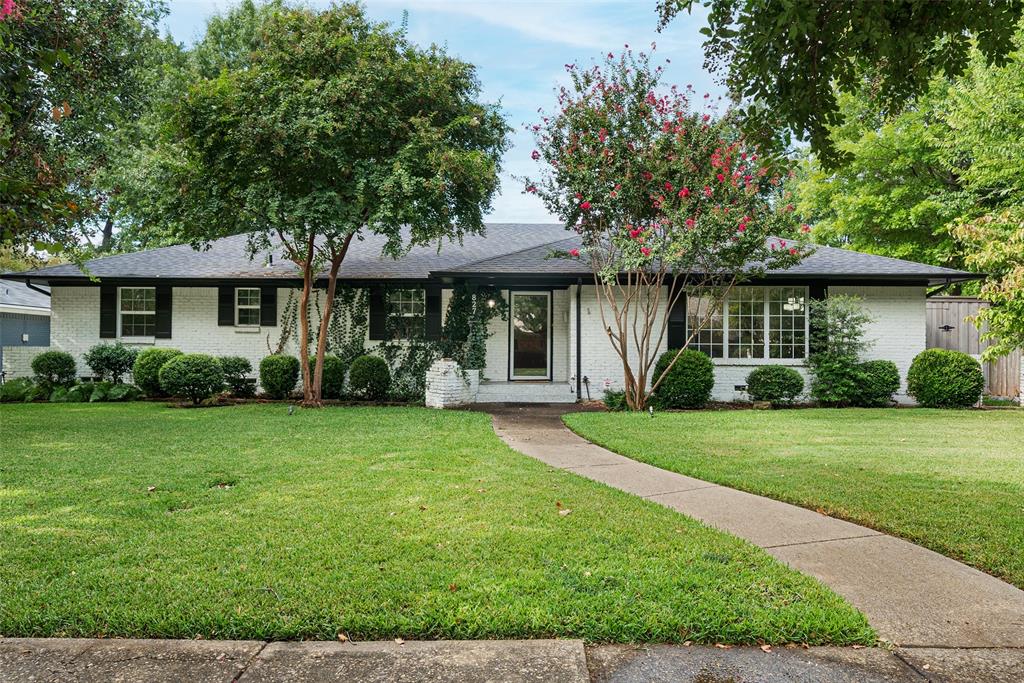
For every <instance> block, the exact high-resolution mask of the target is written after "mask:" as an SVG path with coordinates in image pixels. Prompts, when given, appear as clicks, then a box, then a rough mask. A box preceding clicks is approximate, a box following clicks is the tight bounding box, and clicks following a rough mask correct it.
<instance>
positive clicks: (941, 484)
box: [565, 409, 1024, 588]
mask: <svg viewBox="0 0 1024 683" xmlns="http://www.w3.org/2000/svg"><path fill="white" fill-rule="evenodd" d="M565 421H566V423H567V424H568V425H569V427H570V428H572V429H573V430H574V431H576V432H578V433H579V434H582V435H583V436H585V437H586V438H588V439H590V440H592V441H594V442H595V443H599V444H602V445H604V446H606V447H607V448H609V449H611V450H614V451H616V452H619V453H622V454H624V455H627V456H629V457H631V458H635V459H637V460H642V461H643V462H647V463H650V464H652V465H656V466H658V467H662V468H664V469H668V470H672V471H675V472H679V473H682V474H687V475H690V476H693V477H698V478H700V479H705V480H707V481H712V482H716V483H719V484H724V485H726V486H731V487H734V488H737V489H743V490H744V491H750V492H753V493H759V494H762V495H765V496H769V497H771V498H777V499H779V500H784V501H788V502H790V503H795V504H797V505H802V506H804V507H808V508H812V509H818V510H820V511H822V512H825V513H826V514H829V515H832V516H835V517H841V518H843V519H847V520H851V521H853V522H857V523H860V524H864V525H866V526H869V527H872V528H875V529H879V530H882V531H886V532H888V533H891V534H894V535H896V536H902V537H903V538H906V539H909V540H911V541H914V542H915V543H919V544H921V545H924V546H926V547H928V548H931V549H933V550H935V551H938V552H940V553H942V554H944V555H948V556H950V557H954V558H957V559H959V560H962V561H963V562H966V563H967V564H970V565H973V566H975V567H978V568H979V569H982V570H985V571H987V572H989V573H991V574H994V575H996V576H998V577H1000V578H1002V579H1005V580H1006V581H1009V582H1010V583H1013V584H1015V585H1017V586H1020V587H1022V588H1024V411H1020V410H1006V411H973V410H972V411H953V410H927V409H878V410H870V409H868V410H858V409H845V410H825V409H814V410H772V411H761V410H744V411H719V412H688V413H663V414H659V415H656V416H655V417H654V419H651V418H650V417H649V416H647V415H642V414H640V415H638V414H627V413H577V414H573V415H568V416H566V419H565Z"/></svg>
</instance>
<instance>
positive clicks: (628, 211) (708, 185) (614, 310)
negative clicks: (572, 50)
mask: <svg viewBox="0 0 1024 683" xmlns="http://www.w3.org/2000/svg"><path fill="white" fill-rule="evenodd" d="M568 72H569V76H570V80H571V85H569V86H566V87H563V88H562V89H561V91H560V94H559V98H558V100H559V101H558V113H557V114H555V115H553V116H550V117H545V118H544V119H543V121H542V122H541V123H539V124H537V125H536V126H534V128H533V129H534V133H535V136H536V141H537V149H536V150H535V151H534V152H533V154H532V156H533V158H534V159H536V160H538V161H540V162H542V164H543V167H542V174H541V176H540V177H539V178H538V179H537V180H535V181H531V180H527V191H528V192H533V193H536V194H537V195H538V196H539V197H540V198H541V199H542V200H543V202H544V204H545V206H546V207H547V208H548V210H549V211H551V212H552V213H553V214H555V215H557V216H558V217H559V218H560V219H561V220H562V221H564V222H565V224H566V225H568V226H572V227H573V228H574V229H575V231H576V232H577V233H579V235H580V236H581V238H582V245H583V246H582V248H581V249H572V250H571V251H563V252H562V253H561V254H560V255H561V256H562V257H565V258H577V259H582V260H584V261H585V262H586V263H588V264H589V266H590V268H591V271H592V272H593V274H594V279H595V281H596V285H597V293H598V304H599V312H600V315H601V320H602V322H603V324H604V327H605V332H606V334H607V336H608V340H609V342H610V343H611V345H612V348H613V349H614V350H615V352H616V354H617V355H618V356H619V359H620V360H621V362H622V369H623V381H624V385H625V392H626V402H627V403H628V405H629V406H630V408H632V409H634V410H640V409H643V408H644V407H645V406H646V405H647V401H648V399H649V398H650V395H651V393H653V392H654V391H655V390H657V388H658V386H659V384H660V383H661V382H662V380H663V379H664V378H665V376H666V375H667V374H668V373H669V372H670V371H671V369H672V367H673V365H674V364H675V361H676V360H677V359H678V358H679V356H680V355H681V354H682V352H683V350H684V349H685V348H686V347H687V346H688V345H689V343H690V341H691V340H693V339H694V338H696V336H697V335H698V334H699V333H700V331H701V330H702V329H704V328H706V327H707V325H708V323H709V321H710V319H711V317H712V316H713V315H714V312H715V311H716V310H717V309H718V307H719V305H720V304H721V302H722V300H723V298H724V297H725V296H726V295H727V294H728V293H729V291H730V290H731V289H732V288H733V287H734V286H735V284H736V283H737V282H741V281H743V280H744V279H747V278H749V277H752V276H755V275H757V274H760V273H763V272H764V270H765V269H770V268H782V267H786V266H787V265H791V264H793V263H795V262H797V261H798V260H799V259H800V258H801V257H802V251H801V249H800V245H799V244H798V243H797V242H795V241H792V240H790V241H788V242H787V241H786V240H778V239H775V238H773V237H772V236H773V235H780V234H787V233H792V232H794V231H795V230H796V229H797V228H796V227H795V225H794V223H795V221H794V218H793V213H792V211H791V210H790V209H791V207H786V206H779V204H778V203H777V202H773V201H772V200H773V198H775V196H776V194H777V187H778V185H779V183H780V179H779V177H778V176H776V175H774V172H773V171H772V170H770V168H769V167H768V166H766V165H765V164H764V163H763V162H762V161H761V159H760V158H759V155H758V153H757V149H756V148H755V147H753V146H751V145H749V144H748V143H747V141H746V140H745V139H744V138H743V137H742V135H741V134H740V133H739V131H738V130H737V128H736V126H735V125H734V122H733V120H732V117H731V115H730V114H728V113H727V114H726V115H725V116H722V117H720V118H719V117H715V116H713V112H711V111H695V110H694V109H693V107H692V105H691V102H690V100H691V97H692V91H690V90H686V91H682V90H679V89H678V88H676V87H671V88H669V87H665V86H663V84H662V82H661V78H662V69H661V67H652V66H651V64H650V58H649V56H648V55H645V54H642V53H641V54H634V53H633V52H631V51H627V52H626V53H624V54H623V55H621V56H620V57H617V58H616V57H615V56H613V55H609V56H608V57H607V58H606V59H605V61H604V63H603V64H602V65H600V66H597V65H595V66H594V67H593V68H590V69H581V68H579V67H578V66H576V65H570V66H569V67H568ZM687 291H689V292H690V293H691V294H693V295H700V296H701V297H702V299H703V301H704V302H705V306H704V310H703V311H702V313H701V314H699V315H698V316H697V318H696V319H695V320H693V321H691V324H690V325H689V327H688V335H689V336H688V339H687V340H686V342H685V343H684V344H683V345H682V346H681V347H680V348H679V349H678V352H677V354H676V356H675V357H674V358H673V359H672V361H671V363H669V364H667V365H666V366H665V367H664V368H663V369H662V370H661V371H660V372H659V371H657V370H656V369H655V362H656V361H657V358H658V353H659V350H660V349H661V348H663V345H664V343H665V341H666V336H667V329H668V316H666V315H665V311H666V310H671V309H672V308H673V307H674V306H675V305H676V304H677V302H678V301H679V299H680V297H681V296H682V295H683V293H684V292H687Z"/></svg>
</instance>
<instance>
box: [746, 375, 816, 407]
mask: <svg viewBox="0 0 1024 683" xmlns="http://www.w3.org/2000/svg"><path fill="white" fill-rule="evenodd" d="M803 390H804V378H803V377H802V376H801V375H800V373H799V372H797V371H796V370H794V369H793V368H790V367H787V366H785V365H762V366H761V367H759V368H757V369H755V370H753V371H752V372H751V373H750V374H749V375H747V393H748V394H750V398H752V399H754V400H755V401H768V402H770V403H771V404H772V405H773V406H778V405H790V404H792V403H793V401H795V400H796V398H797V396H799V395H800V394H801V393H802V392H803Z"/></svg>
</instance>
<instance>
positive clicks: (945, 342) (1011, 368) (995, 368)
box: [927, 296, 1022, 398]
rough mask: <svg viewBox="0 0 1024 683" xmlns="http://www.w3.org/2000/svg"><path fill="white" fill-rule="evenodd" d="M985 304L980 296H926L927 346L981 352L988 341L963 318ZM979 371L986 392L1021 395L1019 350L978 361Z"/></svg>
mask: <svg viewBox="0 0 1024 683" xmlns="http://www.w3.org/2000/svg"><path fill="white" fill-rule="evenodd" d="M987 305H988V304H987V303H986V302H984V301H982V300H981V299H975V298H973V297H966V296H936V297H932V298H931V299H928V338H927V346H928V348H929V349H936V348H937V349H952V350H953V351H963V352H964V353H969V354H971V355H972V356H978V355H981V352H982V351H984V350H985V349H986V348H988V342H984V341H981V333H980V332H979V330H978V328H977V327H975V326H974V323H972V322H970V321H969V320H967V318H969V317H970V316H973V315H976V314H977V313H978V311H979V310H981V308H982V307H984V306H987ZM982 370H984V372H985V393H986V394H987V395H989V396H998V397H1002V398H1015V397H1017V396H1020V395H1021V389H1022V387H1021V351H1020V349H1017V350H1016V351H1014V352H1013V353H1011V354H1009V355H1007V356H1003V357H1002V358H999V359H997V360H995V361H992V362H990V363H982Z"/></svg>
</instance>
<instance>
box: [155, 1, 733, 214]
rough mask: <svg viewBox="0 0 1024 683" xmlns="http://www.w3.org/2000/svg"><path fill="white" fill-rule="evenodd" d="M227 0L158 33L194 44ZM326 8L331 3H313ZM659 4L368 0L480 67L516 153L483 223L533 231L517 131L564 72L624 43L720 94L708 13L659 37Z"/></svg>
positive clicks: (384, 16)
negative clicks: (710, 67)
mask: <svg viewBox="0 0 1024 683" xmlns="http://www.w3.org/2000/svg"><path fill="white" fill-rule="evenodd" d="M234 4H235V2H233V1H231V0H171V2H170V3H169V5H170V14H169V16H168V17H166V19H165V21H164V25H165V27H166V28H167V30H168V31H169V32H170V33H171V35H173V36H174V37H175V39H177V40H178V41H180V42H184V43H191V42H193V41H194V40H196V39H197V38H198V37H200V36H201V35H202V33H203V31H204V28H205V25H206V20H207V18H209V17H210V16H212V15H214V14H216V13H219V12H223V11H225V10H227V9H229V8H230V7H231V6H232V5H234ZM309 4H312V5H313V6H325V5H327V4H329V3H328V2H324V1H320V2H311V3H309ZM655 4H656V2H655V0H635V1H633V2H629V1H613V0H589V1H586V0H584V1H579V0H546V1H536V0H522V1H517V0H509V1H505V2H500V1H492V2H483V1H480V0H369V1H368V2H365V6H366V10H367V13H368V14H369V15H370V17H372V18H373V19H377V20H383V21H389V22H392V23H394V24H396V25H397V24H398V23H399V22H400V21H401V19H402V12H403V10H408V12H409V24H408V29H409V38H410V39H411V40H412V41H414V42H416V43H419V44H421V45H429V44H430V43H437V44H438V45H443V46H446V47H447V49H448V51H449V52H450V53H452V54H454V55H457V56H458V57H460V58H462V59H464V60H466V61H469V62H471V63H473V64H475V65H476V66H477V69H478V74H479V77H480V82H481V84H482V86H483V95H484V99H485V100H487V101H489V102H498V101H500V102H501V105H502V108H503V110H504V113H505V116H506V118H507V120H508V122H509V124H510V125H511V126H512V127H513V129H514V132H513V147H512V149H510V150H509V151H508V152H507V153H506V155H505V159H504V171H503V173H502V189H501V196H500V197H498V198H496V199H495V201H494V210H493V212H492V213H491V215H490V216H489V217H488V220H490V221H495V222H525V223H538V222H544V221H550V220H553V219H552V217H551V216H550V215H548V213H547V211H546V210H545V209H544V207H543V206H542V205H541V203H540V200H538V199H537V198H536V197H535V196H534V195H527V194H523V192H522V185H521V183H519V182H517V181H516V180H514V179H513V176H522V175H525V174H527V173H531V172H534V171H535V170H536V168H537V167H536V164H535V162H533V161H531V160H530V152H531V151H532V149H533V146H532V139H531V136H530V135H529V134H527V133H526V132H524V131H523V130H522V124H524V123H533V122H534V121H536V120H537V119H538V116H539V115H538V113H537V109H538V108H539V107H544V108H547V109H552V108H553V107H554V104H555V94H554V89H555V87H556V85H557V84H558V83H560V82H562V81H563V80H564V73H565V69H564V65H565V64H567V63H570V62H579V63H589V62H590V60H592V59H595V58H599V57H600V56H601V55H603V54H605V53H607V52H609V51H611V52H618V51H620V50H622V48H623V46H624V45H626V44H628V45H629V46H630V47H633V48H641V49H649V48H650V45H651V43H652V42H657V51H656V54H657V55H658V57H659V60H661V59H669V60H671V62H670V63H668V64H665V69H666V79H665V83H666V84H673V83H675V84H678V85H680V86H685V85H687V84H692V85H693V87H694V88H695V89H696V90H697V91H698V92H700V93H704V92H711V93H713V94H714V95H716V96H717V95H718V94H720V93H721V92H722V88H720V87H718V86H716V84H715V83H714V81H713V79H712V77H711V76H710V75H709V74H708V73H706V72H705V71H704V70H703V68H702V67H703V61H704V60H703V53H702V52H701V47H700V45H701V38H702V36H701V35H700V33H699V32H698V31H699V29H700V27H701V26H703V25H704V17H705V14H704V11H703V9H702V8H697V9H696V10H695V12H694V15H693V16H689V15H681V16H679V17H677V18H676V19H675V21H673V23H672V24H670V25H669V27H668V28H666V29H665V30H664V31H663V32H662V33H660V34H659V33H657V32H656V31H655V26H656V24H657V12H656V10H655Z"/></svg>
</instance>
